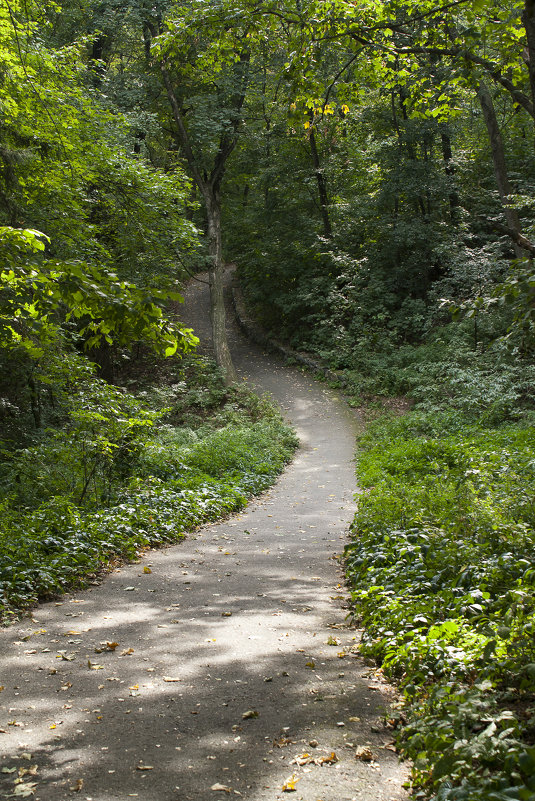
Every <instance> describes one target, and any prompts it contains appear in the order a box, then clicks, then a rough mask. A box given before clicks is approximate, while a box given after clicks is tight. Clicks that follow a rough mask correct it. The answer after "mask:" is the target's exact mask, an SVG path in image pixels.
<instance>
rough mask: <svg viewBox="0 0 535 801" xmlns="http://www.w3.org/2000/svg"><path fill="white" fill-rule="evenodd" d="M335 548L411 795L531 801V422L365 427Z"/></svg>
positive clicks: (436, 419) (407, 422)
mask: <svg viewBox="0 0 535 801" xmlns="http://www.w3.org/2000/svg"><path fill="white" fill-rule="evenodd" d="M359 480H360V484H361V486H362V488H363V491H362V495H361V496H360V499H359V505H358V511H357V514H356V517H355V520H354V524H353V538H352V542H351V543H350V545H349V546H348V547H347V550H346V562H347V574H348V578H349V582H350V586H351V588H352V598H353V604H354V614H355V615H356V616H357V617H359V618H360V619H361V620H362V622H363V624H364V626H365V633H364V637H363V642H362V650H363V652H364V653H365V654H367V655H369V656H372V657H374V658H375V659H376V660H377V661H378V662H379V664H381V666H382V669H383V671H384V673H385V674H386V675H387V676H388V677H390V678H393V679H395V680H396V681H397V682H398V683H399V686H400V689H401V692H402V695H403V699H404V702H403V708H402V710H401V712H400V717H401V719H402V721H403V722H404V723H405V724H406V725H404V726H403V727H402V728H401V730H400V734H399V745H400V748H401V752H402V754H403V755H405V756H406V757H409V758H411V759H412V760H413V765H414V768H413V792H414V797H415V798H418V799H420V798H422V799H423V798H433V799H436V800H437V801H506V800H507V801H512V799H514V801H533V799H535V745H534V743H535V617H534V612H535V564H534V545H535V533H534V523H535V429H534V428H533V427H532V426H530V425H519V424H504V425H501V426H499V427H497V428H481V427H478V426H474V425H471V426H467V425H462V424H460V423H459V420H458V418H457V417H452V416H451V415H448V414H447V413H433V414H431V413H427V414H426V413H423V412H417V411H415V412H412V413H411V414H409V415H407V416H405V417H403V418H398V419H396V420H386V421H385V420H383V421H382V422H378V423H375V424H373V425H372V426H371V427H370V428H369V430H368V432H367V433H366V434H365V435H364V437H363V439H362V441H361V443H360V456H359Z"/></svg>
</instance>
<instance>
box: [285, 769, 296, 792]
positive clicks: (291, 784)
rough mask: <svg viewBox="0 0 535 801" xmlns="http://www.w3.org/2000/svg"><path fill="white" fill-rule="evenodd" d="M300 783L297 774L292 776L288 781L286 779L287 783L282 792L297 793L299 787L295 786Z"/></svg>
mask: <svg viewBox="0 0 535 801" xmlns="http://www.w3.org/2000/svg"><path fill="white" fill-rule="evenodd" d="M298 781H299V779H298V778H297V776H296V775H295V773H294V774H292V776H290V777H289V778H288V779H286V781H285V782H284V784H283V785H282V788H281V789H282V792H283V793H295V791H296V790H297V787H296V786H295V785H296V784H297V782H298Z"/></svg>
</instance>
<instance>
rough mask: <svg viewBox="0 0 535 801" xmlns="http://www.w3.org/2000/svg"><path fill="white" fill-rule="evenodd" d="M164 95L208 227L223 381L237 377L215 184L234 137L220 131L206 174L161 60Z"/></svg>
mask: <svg viewBox="0 0 535 801" xmlns="http://www.w3.org/2000/svg"><path fill="white" fill-rule="evenodd" d="M160 69H161V71H162V77H163V80H164V85H165V88H166V90H167V97H168V99H169V103H170V105H171V110H172V113H173V119H174V121H175V125H176V129H177V138H178V141H179V143H180V146H181V148H182V152H183V154H184V156H185V158H186V161H187V162H188V166H189V168H190V171H191V174H192V176H193V179H194V181H195V183H196V184H197V186H198V188H199V190H200V192H201V194H202V196H203V200H204V205H205V209H206V221H207V227H208V252H209V256H210V317H211V320H210V321H211V324H212V339H213V343H214V352H215V360H216V363H217V365H218V367H220V368H221V370H222V371H223V375H224V378H225V383H226V384H227V385H229V384H232V383H234V382H235V381H237V375H236V370H235V368H234V364H233V363H232V357H231V355H230V349H229V346H228V341H227V332H226V324H225V323H226V314H225V303H224V294H223V249H222V241H221V199H220V194H219V187H220V185H221V181H222V179H223V175H224V172H225V166H226V161H227V158H228V157H229V156H230V154H231V153H232V151H233V149H234V146H235V144H236V138H235V137H232V136H229V135H228V134H223V136H222V138H221V141H220V143H219V150H218V153H217V155H216V157H215V159H214V167H213V170H212V172H211V174H210V176H209V177H208V176H205V175H204V174H203V172H202V170H201V169H200V167H199V164H198V161H197V159H196V157H195V153H194V151H193V148H192V145H191V141H190V138H189V135H188V131H187V128H186V125H185V122H184V116H183V112H182V109H181V107H180V104H179V102H178V99H177V96H176V94H175V91H174V88H173V84H172V82H171V78H170V76H169V73H168V71H167V68H166V65H165V62H161V63H160ZM242 103H243V97H240V98H238V102H237V106H238V110H239V108H241V104H242Z"/></svg>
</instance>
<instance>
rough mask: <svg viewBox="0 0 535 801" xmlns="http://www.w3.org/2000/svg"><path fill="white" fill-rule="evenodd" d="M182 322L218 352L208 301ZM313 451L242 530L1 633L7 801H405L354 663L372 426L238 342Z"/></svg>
mask: <svg viewBox="0 0 535 801" xmlns="http://www.w3.org/2000/svg"><path fill="white" fill-rule="evenodd" d="M182 317H183V318H185V320H186V322H187V323H189V324H190V325H193V326H194V327H195V329H196V332H197V333H198V335H199V336H200V337H201V341H202V343H203V347H204V348H205V349H206V348H208V349H209V338H208V327H207V322H208V307H207V287H206V285H205V284H201V283H198V282H194V283H192V285H191V287H190V290H189V291H188V294H187V298H186V307H185V312H184V314H183V315H182ZM231 328H232V333H231V340H232V352H233V358H234V360H235V363H236V366H237V368H238V371H239V374H240V376H241V377H242V379H243V380H247V381H248V382H249V383H250V384H251V385H252V386H253V387H254V388H256V389H257V390H259V391H266V392H269V393H270V394H271V395H272V396H273V397H274V399H275V400H276V401H277V402H278V403H279V404H280V406H281V408H282V409H283V411H284V414H285V416H286V418H287V419H288V420H289V421H290V422H291V423H292V424H293V425H294V427H295V428H296V429H297V432H298V435H299V439H300V443H301V445H300V449H299V451H298V452H297V455H296V458H295V460H294V462H293V463H292V464H291V465H290V466H289V467H288V468H287V470H286V471H285V473H284V474H283V475H282V477H281V478H280V479H279V481H278V483H277V484H276V486H275V487H274V488H273V489H271V490H270V491H268V492H267V493H265V494H264V495H263V496H262V497H260V498H259V499H257V500H254V501H253V502H251V503H250V504H249V506H248V507H247V509H246V510H245V511H244V512H242V513H241V514H239V515H237V516H235V517H233V518H230V519H228V520H226V521H224V522H222V523H220V524H216V525H213V524H212V525H208V526H206V527H204V528H202V529H200V530H198V531H196V532H195V533H193V534H191V535H190V536H189V537H188V538H187V539H186V540H185V541H184V542H182V543H181V544H179V545H177V546H174V547H170V548H166V549H162V550H158V551H150V552H148V553H147V554H146V555H145V557H144V559H143V560H142V561H141V562H139V563H137V564H133V565H126V566H122V567H121V568H119V569H117V570H115V571H114V572H112V573H110V574H109V575H107V576H106V577H105V578H104V579H103V580H102V582H101V583H99V584H98V585H97V584H96V583H95V586H92V587H91V588H90V589H89V590H86V591H83V592H77V593H74V594H71V595H69V596H65V597H64V598H63V599H61V600H60V601H58V602H52V603H48V604H42V605H41V606H39V607H38V608H36V609H35V610H34V612H33V615H32V616H31V617H28V618H25V619H22V620H21V621H19V622H18V623H16V624H14V625H13V626H11V627H9V628H7V629H4V630H2V631H0V755H1V761H0V771H1V772H0V795H1V796H2V797H5V798H9V797H14V798H20V797H32V798H34V799H40V801H63V799H68V798H75V797H76V798H83V799H86V801H105V800H106V801H109V800H110V799H112V800H113V801H127V799H130V798H140V799H146V801H200V799H202V800H203V801H205V800H206V799H214V801H218V799H223V798H228V797H241V798H244V799H247V801H276V800H277V801H278V800H279V799H284V798H286V797H288V798H292V797H293V798H295V799H296V801H297V800H298V801H357V799H358V801H399V800H400V799H403V798H405V797H406V794H405V791H404V790H403V789H402V784H403V782H404V780H405V779H406V778H407V770H406V769H405V767H404V766H403V765H401V764H400V763H399V762H398V759H397V757H396V754H395V753H394V752H393V746H392V742H391V740H392V738H391V733H390V731H389V730H388V729H387V728H386V727H385V726H384V723H383V721H384V712H385V709H386V708H387V707H388V704H389V703H390V701H391V700H392V691H391V690H390V688H389V687H388V685H385V684H384V683H382V682H381V680H380V678H379V677H378V676H377V675H376V674H375V673H374V671H373V669H371V668H370V667H368V666H366V665H365V664H364V663H363V662H362V660H361V659H360V658H359V657H358V656H357V655H356V653H355V651H356V644H357V642H358V631H356V630H355V629H353V628H351V627H350V626H349V624H348V623H347V621H346V614H347V609H346V606H347V603H346V598H347V595H346V592H345V589H344V585H343V576H342V573H341V568H340V565H339V562H338V556H339V555H340V553H341V551H342V550H343V548H344V545H345V544H346V542H347V529H348V526H349V523H350V521H351V519H352V516H353V513H354V491H355V473H354V464H353V452H354V442H355V432H356V427H357V420H356V418H355V415H354V413H353V412H351V411H350V410H349V409H348V408H347V407H346V406H345V405H344V404H343V402H342V401H340V400H339V399H338V398H337V396H336V395H335V394H334V393H333V392H331V391H330V390H329V389H328V388H326V387H325V386H323V385H321V384H318V383H317V382H315V381H313V380H312V379H311V378H310V377H308V376H305V375H303V374H302V373H301V372H300V371H299V370H296V369H291V368H288V367H286V366H285V365H284V364H283V363H282V362H281V361H280V360H277V359H275V358H274V357H272V356H270V355H268V354H266V353H265V352H263V351H262V350H261V349H260V348H258V347H256V346H254V345H252V344H250V343H249V342H248V341H246V340H245V339H244V338H243V337H242V336H241V335H240V334H239V332H238V330H237V329H236V328H235V327H234V326H233V325H231Z"/></svg>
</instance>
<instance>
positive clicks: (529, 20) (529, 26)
mask: <svg viewBox="0 0 535 801" xmlns="http://www.w3.org/2000/svg"><path fill="white" fill-rule="evenodd" d="M522 24H523V26H524V29H525V31H526V37H527V40H528V57H527V62H528V72H529V85H530V88H531V102H532V106H533V107H534V108H535V0H525V3H524V10H523V12H522Z"/></svg>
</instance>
